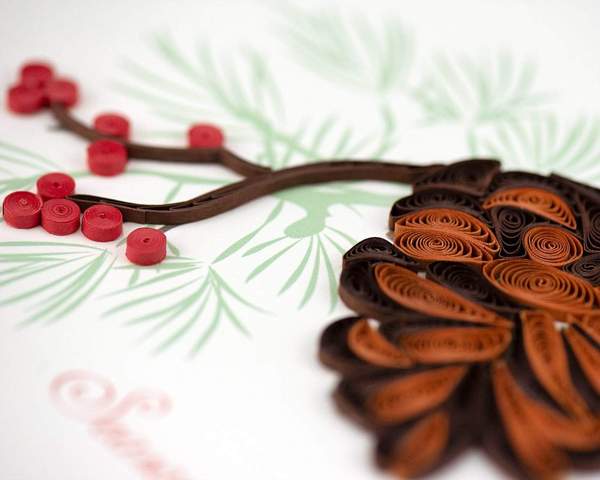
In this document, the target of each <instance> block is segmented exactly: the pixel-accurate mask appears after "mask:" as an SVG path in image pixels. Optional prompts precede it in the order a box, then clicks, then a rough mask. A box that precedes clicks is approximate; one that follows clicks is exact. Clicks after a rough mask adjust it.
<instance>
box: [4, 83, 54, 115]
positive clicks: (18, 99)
mask: <svg viewBox="0 0 600 480" xmlns="http://www.w3.org/2000/svg"><path fill="white" fill-rule="evenodd" d="M6 96H7V98H6V104H7V105H8V109H9V110H10V111H11V112H14V113H34V112H37V111H39V110H41V109H42V108H43V107H44V106H45V105H46V93H45V91H44V89H43V88H41V87H35V88H29V87H26V86H25V85H20V84H19V85H14V86H13V87H10V88H9V89H8V92H7V95H6Z"/></svg>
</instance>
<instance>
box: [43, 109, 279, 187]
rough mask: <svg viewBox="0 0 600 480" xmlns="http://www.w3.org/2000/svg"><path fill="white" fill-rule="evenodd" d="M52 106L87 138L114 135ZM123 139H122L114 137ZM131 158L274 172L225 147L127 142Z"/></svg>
mask: <svg viewBox="0 0 600 480" xmlns="http://www.w3.org/2000/svg"><path fill="white" fill-rule="evenodd" d="M50 109H51V111H52V114H53V115H54V118H55V119H56V120H57V121H58V123H59V124H60V126H61V127H62V128H64V129H65V130H68V131H70V132H72V133H74V134H76V135H78V136H80V137H82V138H85V139H87V140H91V141H94V140H101V139H103V138H108V139H110V138H112V137H110V136H107V135H102V134H101V133H99V132H97V131H96V130H94V129H93V128H90V127H88V126H87V125H85V124H84V123H82V122H80V121H79V120H77V119H76V118H75V117H73V116H72V115H71V113H70V111H69V109H68V108H67V107H65V106H64V105H62V104H60V103H53V104H52V105H50ZM115 140H119V141H122V139H118V138H115ZM124 144H125V147H126V148H127V153H128V154H129V158H130V159H135V158H137V159H144V160H158V161H168V162H179V163H215V164H220V165H223V166H224V167H226V168H228V169H230V170H232V171H234V172H236V173H239V174H240V175H242V176H244V177H253V176H256V175H263V174H265V173H268V172H270V171H271V169H270V168H267V167H262V166H260V165H255V164H253V163H251V162H249V161H247V160H244V159H243V158H241V157H239V156H238V155H236V154H235V153H233V152H231V151H230V150H227V149H226V148H175V147H158V146H152V145H143V144H140V143H133V142H124Z"/></svg>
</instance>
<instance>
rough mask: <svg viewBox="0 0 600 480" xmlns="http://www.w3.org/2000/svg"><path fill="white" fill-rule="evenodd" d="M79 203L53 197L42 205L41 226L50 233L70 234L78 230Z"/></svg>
mask: <svg viewBox="0 0 600 480" xmlns="http://www.w3.org/2000/svg"><path fill="white" fill-rule="evenodd" d="M80 214H81V210H80V209H79V205H77V204H76V203H75V202H73V201H71V200H67V199H66V198H53V199H51V200H48V201H47V202H44V206H43V207H42V227H44V230H46V231H47V232H48V233H51V234H52V235H70V234H71V233H73V232H76V231H77V230H79V215H80Z"/></svg>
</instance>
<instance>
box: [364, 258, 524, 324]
mask: <svg viewBox="0 0 600 480" xmlns="http://www.w3.org/2000/svg"><path fill="white" fill-rule="evenodd" d="M375 279H376V281H377V284H378V285H379V288H381V290H382V291H383V292H384V293H385V295H387V296H388V297H389V298H391V299H392V300H393V301H395V302H397V303H399V304H400V305H402V306H403V307H406V308H410V309H412V310H416V311H418V312H420V313H423V314H425V315H430V316H432V317H440V318H446V319H451V320H457V321H463V322H470V323H481V324H488V325H496V326H502V327H511V326H512V322H510V321H509V320H507V319H505V318H503V317H501V316H499V315H497V314H496V313H494V312H492V311H490V310H487V309H486V308H484V307H482V306H480V305H478V304H476V303H474V302H471V301H470V300H467V299H466V298H464V297H462V296H460V295H458V294H456V293H454V292H453V291H452V290H449V289H447V288H445V287H442V286H441V285H437V284H436V283H434V282H432V281H431V280H427V279H425V278H421V277H419V276H418V275H417V274H416V273H414V272H411V271H410V270H407V269H405V268H402V267H400V266H397V265H392V264H389V263H380V264H378V265H376V266H375Z"/></svg>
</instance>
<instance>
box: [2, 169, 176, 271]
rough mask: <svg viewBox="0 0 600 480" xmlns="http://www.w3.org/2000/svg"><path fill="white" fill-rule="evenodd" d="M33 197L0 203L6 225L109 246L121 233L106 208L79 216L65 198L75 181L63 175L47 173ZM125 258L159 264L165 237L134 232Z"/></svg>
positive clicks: (22, 194)
mask: <svg viewBox="0 0 600 480" xmlns="http://www.w3.org/2000/svg"><path fill="white" fill-rule="evenodd" d="M36 186H37V194H36V193H32V192H27V191H17V192H12V193H10V194H8V195H7V196H6V197H5V198H4V201H3V203H2V213H3V215H4V220H5V221H6V223H7V224H8V225H10V226H12V227H15V228H33V227H36V226H38V225H40V224H41V225H42V228H43V229H44V230H46V231H47V232H48V233H51V234H52V235H69V234H71V233H74V232H76V231H77V230H79V228H80V226H81V231H82V233H83V234H84V235H85V236H86V237H87V238H89V239H90V240H93V241H95V242H111V241H113V240H116V239H117V238H119V237H120V236H121V233H122V232H123V216H122V215H121V212H120V211H119V209H117V208H115V207H112V206H110V205H94V206H92V207H90V208H88V209H87V210H86V211H85V212H83V215H81V210H80V208H79V205H77V204H76V203H75V202H73V201H72V200H69V199H67V198H65V197H66V196H67V195H70V194H72V193H73V192H74V191H75V180H73V178H72V177H71V176H69V175H67V174H65V173H59V172H55V173H47V174H46V175H42V176H41V177H40V178H38V180H37V182H36ZM125 254H126V256H127V258H128V259H129V260H130V261H131V262H133V263H135V264H138V265H153V264H155V263H159V262H161V261H162V260H163V259H164V258H165V256H166V254H167V239H166V237H165V234H164V233H163V232H161V231H160V230H156V229H154V228H138V229H136V230H134V231H133V232H131V233H130V234H129V235H128V236H127V247H126V250H125Z"/></svg>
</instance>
